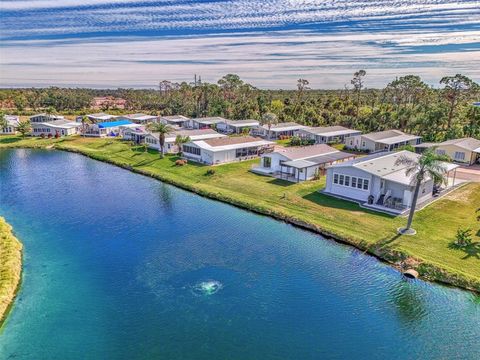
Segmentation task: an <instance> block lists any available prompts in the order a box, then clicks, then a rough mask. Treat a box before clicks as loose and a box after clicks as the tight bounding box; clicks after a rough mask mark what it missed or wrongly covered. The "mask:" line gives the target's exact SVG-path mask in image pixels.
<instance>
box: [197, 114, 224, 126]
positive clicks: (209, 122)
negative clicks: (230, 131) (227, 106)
mask: <svg viewBox="0 0 480 360" xmlns="http://www.w3.org/2000/svg"><path fill="white" fill-rule="evenodd" d="M192 120H193V121H196V122H198V123H199V124H205V125H212V124H218V123H220V122H225V121H226V120H227V119H224V118H222V117H219V116H214V117H204V118H194V119H192Z"/></svg>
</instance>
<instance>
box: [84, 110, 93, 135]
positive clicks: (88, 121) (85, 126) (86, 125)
mask: <svg viewBox="0 0 480 360" xmlns="http://www.w3.org/2000/svg"><path fill="white" fill-rule="evenodd" d="M91 124H92V120H90V118H89V117H88V116H87V115H83V116H82V134H83V136H85V133H86V132H87V127H88V125H91Z"/></svg>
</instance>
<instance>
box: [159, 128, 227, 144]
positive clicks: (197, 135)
mask: <svg viewBox="0 0 480 360" xmlns="http://www.w3.org/2000/svg"><path fill="white" fill-rule="evenodd" d="M178 135H181V136H188V137H189V138H190V140H191V141H195V140H206V139H214V138H224V137H227V135H223V134H219V133H218V132H216V131H215V130H213V129H191V130H190V129H181V130H176V131H173V132H171V133H169V134H167V136H166V138H165V141H166V142H171V141H175V139H176V138H177V136H178Z"/></svg>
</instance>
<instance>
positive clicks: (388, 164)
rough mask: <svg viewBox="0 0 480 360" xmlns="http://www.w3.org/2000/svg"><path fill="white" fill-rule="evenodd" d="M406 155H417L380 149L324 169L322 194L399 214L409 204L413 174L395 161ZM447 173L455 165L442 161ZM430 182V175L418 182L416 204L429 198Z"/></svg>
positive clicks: (412, 186)
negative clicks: (325, 176) (378, 151)
mask: <svg viewBox="0 0 480 360" xmlns="http://www.w3.org/2000/svg"><path fill="white" fill-rule="evenodd" d="M402 156H406V157H409V158H412V159H418V157H419V156H420V155H418V154H415V153H412V152H410V151H405V150H404V151H398V152H384V153H378V154H372V155H369V156H365V157H362V158H357V159H354V160H350V161H346V162H344V163H340V164H336V165H332V166H329V167H328V168H327V182H326V187H325V190H324V193H326V194H331V195H335V196H338V197H342V198H346V199H349V200H353V201H356V202H359V203H360V204H362V205H363V206H365V207H370V208H373V209H378V210H382V211H387V212H392V213H402V212H404V211H406V210H408V209H409V208H410V206H411V202H412V197H413V192H414V185H413V176H414V175H413V174H411V175H409V176H407V174H406V169H407V166H406V165H401V164H397V163H396V161H397V160H398V159H399V158H400V157H402ZM443 167H444V169H445V173H446V175H447V176H450V175H453V181H450V182H449V186H453V185H454V181H455V180H454V177H455V169H456V168H457V167H458V165H455V164H450V163H443ZM433 193H434V182H433V180H432V179H431V178H427V179H425V181H424V182H423V183H422V184H421V188H420V193H419V198H418V204H421V203H423V202H425V201H427V200H429V199H431V198H432V197H433Z"/></svg>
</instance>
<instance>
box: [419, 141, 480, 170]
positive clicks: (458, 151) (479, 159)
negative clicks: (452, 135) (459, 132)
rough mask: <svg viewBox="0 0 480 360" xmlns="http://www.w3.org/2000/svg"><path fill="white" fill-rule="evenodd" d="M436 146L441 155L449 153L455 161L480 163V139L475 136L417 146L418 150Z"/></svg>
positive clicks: (469, 163) (466, 163)
mask: <svg viewBox="0 0 480 360" xmlns="http://www.w3.org/2000/svg"><path fill="white" fill-rule="evenodd" d="M433 146H435V147H436V150H435V151H436V152H437V154H439V155H447V156H449V157H450V158H451V159H452V160H453V161H455V162H457V163H460V164H465V165H473V164H475V163H480V140H477V139H474V138H463V139H453V140H447V141H444V142H441V143H424V144H420V145H418V146H417V149H418V150H420V151H421V150H423V149H425V148H427V147H433Z"/></svg>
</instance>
